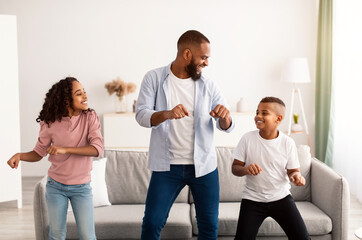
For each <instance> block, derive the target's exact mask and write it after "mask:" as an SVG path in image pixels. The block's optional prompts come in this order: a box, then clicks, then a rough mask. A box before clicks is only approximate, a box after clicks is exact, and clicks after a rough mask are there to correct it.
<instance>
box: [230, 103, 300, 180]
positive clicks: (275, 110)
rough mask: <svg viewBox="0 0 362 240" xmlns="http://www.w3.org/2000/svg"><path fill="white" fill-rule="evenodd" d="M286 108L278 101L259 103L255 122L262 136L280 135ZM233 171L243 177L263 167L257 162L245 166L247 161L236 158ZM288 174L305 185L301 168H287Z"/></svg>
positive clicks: (255, 172) (270, 137) (254, 173)
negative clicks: (279, 128) (280, 126)
mask: <svg viewBox="0 0 362 240" xmlns="http://www.w3.org/2000/svg"><path fill="white" fill-rule="evenodd" d="M284 110H285V109H284V108H282V107H280V106H279V105H278V104H277V103H259V106H258V109H257V110H256V115H255V124H256V127H257V128H258V129H259V134H260V136H261V137H262V138H264V139H274V138H277V137H278V135H279V132H278V126H279V124H280V123H281V121H282V120H283V114H284ZM231 171H232V173H233V174H234V175H235V176H239V177H242V176H245V175H253V176H256V175H258V174H260V173H261V171H262V169H261V167H260V166H259V165H258V164H256V163H252V164H250V165H248V166H245V162H242V161H239V160H236V159H234V162H233V165H232V170H231ZM287 175H288V177H289V179H290V181H291V182H292V183H294V185H296V186H304V185H305V179H304V177H303V176H302V175H301V174H300V170H299V168H295V169H287Z"/></svg>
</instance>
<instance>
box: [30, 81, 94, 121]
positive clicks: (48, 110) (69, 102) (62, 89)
mask: <svg viewBox="0 0 362 240" xmlns="http://www.w3.org/2000/svg"><path fill="white" fill-rule="evenodd" d="M74 81H77V82H78V80H77V79H76V78H73V77H67V78H65V79H62V80H60V81H59V82H57V83H55V84H54V85H53V86H52V87H51V88H50V89H49V91H48V93H47V94H46V95H45V99H44V104H43V108H42V110H41V111H40V113H39V116H38V118H37V119H36V121H37V122H41V121H44V122H45V123H46V124H48V126H50V124H51V123H53V122H55V121H56V120H58V121H59V122H60V121H61V120H62V117H66V116H68V115H69V112H68V106H70V108H72V109H73V97H72V90H73V82H74ZM73 110H74V109H73ZM88 110H91V109H88Z"/></svg>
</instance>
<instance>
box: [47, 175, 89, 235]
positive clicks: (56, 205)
mask: <svg viewBox="0 0 362 240" xmlns="http://www.w3.org/2000/svg"><path fill="white" fill-rule="evenodd" d="M45 197H46V202H47V207H48V216H49V239H50V240H55V239H56V240H64V239H65V237H66V232H67V230H66V220H67V211H68V199H69V200H70V203H71V205H72V209H73V213H74V217H75V220H76V223H77V229H78V234H79V239H82V240H94V239H96V236H95V229H94V216H93V198H92V188H91V186H90V183H86V184H79V185H65V184H62V183H60V182H57V181H55V180H54V179H52V178H50V177H48V181H47V185H46V193H45Z"/></svg>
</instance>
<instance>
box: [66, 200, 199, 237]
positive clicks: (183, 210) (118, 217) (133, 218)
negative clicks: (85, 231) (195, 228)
mask: <svg viewBox="0 0 362 240" xmlns="http://www.w3.org/2000/svg"><path fill="white" fill-rule="evenodd" d="M144 210H145V205H144V204H124V205H111V206H106V207H99V208H94V220H95V223H96V226H95V227H96V232H97V238H100V239H139V238H140V236H141V226H142V218H143V215H144ZM117 213H118V214H117ZM97 229H101V231H97ZM161 236H162V238H163V239H167V238H174V236H179V237H180V238H185V239H188V238H191V237H192V225H191V220H190V205H189V204H187V203H175V204H174V205H173V206H172V208H171V211H170V215H169V217H168V220H167V223H166V226H165V227H164V229H163V231H162V235H161ZM67 239H78V231H77V227H76V223H75V218H74V216H73V213H72V212H68V216H67Z"/></svg>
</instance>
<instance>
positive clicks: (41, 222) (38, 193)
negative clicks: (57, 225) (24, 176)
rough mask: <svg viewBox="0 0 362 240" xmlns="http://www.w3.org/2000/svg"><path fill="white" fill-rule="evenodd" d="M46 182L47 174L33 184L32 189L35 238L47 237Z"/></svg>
mask: <svg viewBox="0 0 362 240" xmlns="http://www.w3.org/2000/svg"><path fill="white" fill-rule="evenodd" d="M46 183H47V176H45V177H44V178H42V179H41V180H40V181H39V182H38V183H37V184H36V185H35V189H34V199H33V200H34V201H33V211H34V225H35V236H36V239H37V240H46V239H49V232H48V225H49V219H48V209H47V205H46V200H45V190H46Z"/></svg>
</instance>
